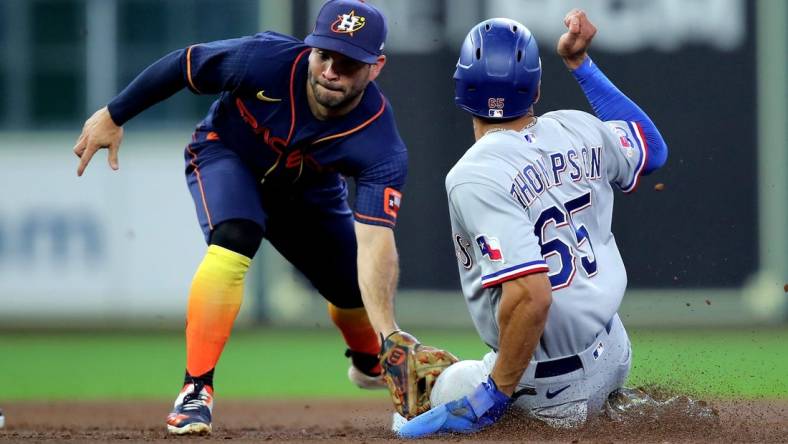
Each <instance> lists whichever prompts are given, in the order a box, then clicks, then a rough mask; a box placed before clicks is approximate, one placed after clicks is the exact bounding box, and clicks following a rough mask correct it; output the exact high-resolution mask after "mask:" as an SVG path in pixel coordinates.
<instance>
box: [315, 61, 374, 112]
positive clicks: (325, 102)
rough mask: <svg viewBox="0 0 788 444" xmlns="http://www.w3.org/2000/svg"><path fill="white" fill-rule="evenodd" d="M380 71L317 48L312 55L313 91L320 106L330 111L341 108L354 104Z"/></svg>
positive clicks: (372, 66)
mask: <svg viewBox="0 0 788 444" xmlns="http://www.w3.org/2000/svg"><path fill="white" fill-rule="evenodd" d="M381 66H382V65H381ZM378 71H379V68H378V66H377V65H370V64H367V63H364V62H359V61H358V60H355V59H351V58H350V57H346V56H344V55H342V54H339V53H337V52H334V51H328V50H325V49H318V48H313V49H312V53H311V54H310V55H309V87H310V88H311V89H312V93H313V95H314V97H315V100H316V101H317V103H319V104H320V105H321V106H324V107H326V108H341V107H343V106H345V105H347V104H349V103H350V102H352V101H353V100H354V99H356V98H357V97H358V96H359V94H361V93H362V92H363V91H364V88H366V87H367V84H368V83H369V82H370V81H371V80H373V79H374V77H377V72H378Z"/></svg>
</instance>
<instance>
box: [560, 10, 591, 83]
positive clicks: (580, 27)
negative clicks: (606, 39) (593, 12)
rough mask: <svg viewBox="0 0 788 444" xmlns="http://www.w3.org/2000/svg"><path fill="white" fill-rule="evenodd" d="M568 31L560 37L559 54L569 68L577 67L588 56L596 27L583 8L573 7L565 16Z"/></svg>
mask: <svg viewBox="0 0 788 444" xmlns="http://www.w3.org/2000/svg"><path fill="white" fill-rule="evenodd" d="M564 26H566V27H567V29H568V31H567V32H565V33H564V34H563V35H562V36H561V38H559V39H558V48H557V49H558V55H560V56H561V58H563V59H564V64H565V65H566V67H567V68H569V69H577V67H579V66H580V65H581V64H582V63H583V60H585V58H586V52H587V51H588V47H589V46H591V40H593V39H594V35H596V27H595V26H594V24H593V23H591V21H590V20H588V17H586V13H585V12H584V11H583V10H581V9H573V10H571V11H569V13H568V14H566V17H564Z"/></svg>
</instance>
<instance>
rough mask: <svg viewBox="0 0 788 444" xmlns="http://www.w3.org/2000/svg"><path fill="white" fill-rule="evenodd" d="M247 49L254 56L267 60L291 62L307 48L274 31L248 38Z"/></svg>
mask: <svg viewBox="0 0 788 444" xmlns="http://www.w3.org/2000/svg"><path fill="white" fill-rule="evenodd" d="M248 40H249V48H250V50H251V51H253V52H255V55H258V56H261V57H264V58H265V59H267V60H285V61H291V60H293V59H294V58H295V57H296V56H297V55H298V54H300V53H301V52H302V51H304V50H305V49H307V48H309V47H308V46H307V45H306V44H305V43H304V42H303V41H301V40H299V39H297V38H295V37H293V36H289V35H286V34H280V33H278V32H274V31H265V32H259V33H257V34H254V35H251V36H249V38H248Z"/></svg>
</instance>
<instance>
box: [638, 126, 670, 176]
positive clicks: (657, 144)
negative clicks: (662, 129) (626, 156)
mask: <svg viewBox="0 0 788 444" xmlns="http://www.w3.org/2000/svg"><path fill="white" fill-rule="evenodd" d="M646 142H647V150H648V159H647V161H646V166H645V168H643V174H644V175H646V174H649V173H651V172H653V171H656V170H658V169H660V168H662V167H663V166H664V165H665V162H667V161H668V145H667V144H666V143H665V139H663V138H662V135H661V134H659V132H656V134H653V135H651V137H648V136H647V137H646Z"/></svg>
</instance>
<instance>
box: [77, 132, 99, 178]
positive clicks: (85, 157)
mask: <svg viewBox="0 0 788 444" xmlns="http://www.w3.org/2000/svg"><path fill="white" fill-rule="evenodd" d="M88 142H89V141H88ZM98 150H99V147H98V146H97V145H91V144H90V143H87V144H86V148H85V150H84V151H83V152H82V155H81V156H80V157H79V165H78V166H77V176H82V173H84V172H85V168H87V166H88V164H89V163H90V159H92V158H93V155H94V154H96V151H98Z"/></svg>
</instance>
